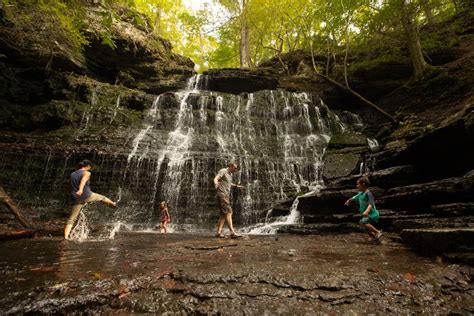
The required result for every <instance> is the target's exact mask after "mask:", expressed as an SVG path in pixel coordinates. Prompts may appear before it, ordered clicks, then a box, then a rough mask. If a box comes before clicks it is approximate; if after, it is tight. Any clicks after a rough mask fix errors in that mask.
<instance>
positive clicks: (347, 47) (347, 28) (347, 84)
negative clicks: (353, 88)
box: [344, 20, 350, 89]
mask: <svg viewBox="0 0 474 316" xmlns="http://www.w3.org/2000/svg"><path fill="white" fill-rule="evenodd" d="M349 23H350V21H349V20H348V21H347V24H346V51H345V54H344V82H345V84H346V87H347V88H348V89H350V87H349V79H348V78H347V57H348V55H349Z"/></svg>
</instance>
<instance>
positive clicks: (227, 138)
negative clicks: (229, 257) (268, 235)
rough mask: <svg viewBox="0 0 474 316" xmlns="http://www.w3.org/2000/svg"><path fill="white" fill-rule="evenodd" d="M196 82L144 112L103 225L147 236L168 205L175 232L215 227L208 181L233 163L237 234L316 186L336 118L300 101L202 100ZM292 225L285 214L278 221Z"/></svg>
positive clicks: (285, 95)
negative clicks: (117, 200) (116, 201)
mask: <svg viewBox="0 0 474 316" xmlns="http://www.w3.org/2000/svg"><path fill="white" fill-rule="evenodd" d="M205 83H206V78H205V77H204V78H203V76H201V75H197V76H194V77H192V78H190V79H189V81H188V84H187V87H186V89H184V90H182V91H178V92H176V93H165V94H162V95H159V96H157V97H156V99H155V101H154V102H153V105H152V106H151V107H150V108H149V109H148V110H147V113H146V115H145V117H144V120H143V128H142V129H141V130H139V131H137V133H136V134H135V136H134V137H133V141H132V145H131V150H130V152H129V154H128V156H127V163H126V167H125V170H124V171H123V178H122V181H121V184H120V188H119V190H120V192H121V196H122V198H123V200H122V201H123V202H122V203H121V207H120V209H119V211H117V213H116V214H115V215H114V218H113V220H112V222H118V223H135V224H140V225H142V226H143V227H148V228H151V227H152V226H153V224H154V223H156V220H155V219H156V217H157V214H156V213H157V211H156V210H157V205H158V203H159V202H160V201H168V203H169V205H170V211H171V214H172V218H173V222H174V224H175V228H176V229H177V230H189V229H191V230H196V229H199V228H201V229H202V228H208V227H210V226H212V225H214V223H215V220H216V218H217V216H218V213H217V210H216V206H215V200H214V189H213V187H212V178H213V177H214V175H215V173H216V172H217V170H219V169H220V168H222V167H225V166H226V165H227V163H228V162H229V161H234V160H235V161H237V162H238V163H239V164H240V172H238V173H237V174H236V175H235V176H234V181H235V182H236V183H241V184H243V185H245V186H246V190H245V191H243V192H237V191H234V192H233V197H232V200H233V204H234V210H235V213H234V214H235V215H234V217H235V220H236V222H237V223H239V224H240V225H254V224H256V223H259V222H263V221H264V220H265V214H266V213H267V211H268V209H269V208H271V206H272V205H273V204H274V202H275V201H278V200H282V199H288V198H291V197H294V196H296V195H298V194H301V193H304V192H308V191H312V190H315V189H318V188H320V187H321V186H322V184H323V180H322V174H321V169H322V160H323V156H324V154H325V151H326V148H327V146H328V143H329V141H330V139H331V136H332V135H334V134H343V133H345V132H346V131H347V130H352V126H351V125H350V124H349V123H347V122H346V123H345V122H344V118H345V117H344V116H343V117H339V116H338V115H336V114H335V113H334V112H332V111H331V110H330V109H328V107H327V106H326V105H325V104H324V101H323V100H321V99H320V98H318V97H317V96H314V95H311V94H308V93H290V92H287V91H283V90H265V91H259V92H255V93H250V94H241V95H231V94H224V93H216V92H212V91H208V90H206V86H205ZM350 119H353V115H350ZM356 128H358V127H356ZM145 183H146V184H145ZM136 190H142V192H141V193H140V194H141V196H143V197H144V198H141V199H138V198H137V196H135V194H134V192H136ZM145 192H146V195H144V193H145ZM137 200H140V201H137ZM296 207H297V203H296V204H295V212H296ZM296 218H297V217H296V216H293V215H292V214H290V215H289V216H287V217H286V219H285V221H284V222H286V223H290V222H294V221H295V220H296ZM250 231H251V230H250ZM270 231H273V230H270Z"/></svg>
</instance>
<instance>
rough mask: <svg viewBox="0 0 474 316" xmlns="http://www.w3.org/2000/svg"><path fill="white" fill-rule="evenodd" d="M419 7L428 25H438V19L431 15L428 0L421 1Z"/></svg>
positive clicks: (430, 6)
mask: <svg viewBox="0 0 474 316" xmlns="http://www.w3.org/2000/svg"><path fill="white" fill-rule="evenodd" d="M421 6H422V8H423V11H424V12H425V15H426V20H427V21H428V24H430V25H433V24H436V23H438V19H437V18H436V16H435V15H434V14H433V5H432V3H430V0H421Z"/></svg>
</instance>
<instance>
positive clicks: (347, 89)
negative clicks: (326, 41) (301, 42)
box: [311, 49, 397, 122]
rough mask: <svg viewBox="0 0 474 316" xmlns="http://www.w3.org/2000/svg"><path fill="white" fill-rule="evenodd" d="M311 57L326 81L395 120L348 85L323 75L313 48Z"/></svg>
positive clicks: (314, 67)
mask: <svg viewBox="0 0 474 316" xmlns="http://www.w3.org/2000/svg"><path fill="white" fill-rule="evenodd" d="M311 59H312V61H313V69H314V72H315V73H316V74H317V75H318V76H320V77H322V78H324V79H326V80H327V81H329V82H330V83H332V84H334V85H335V86H337V87H339V88H341V89H343V90H344V91H346V92H348V93H349V94H351V95H352V96H353V97H355V98H357V99H358V100H360V101H362V102H363V103H365V104H367V105H368V106H370V107H371V108H373V109H374V110H376V111H377V112H379V113H380V114H382V115H383V116H385V117H386V118H387V119H389V120H390V121H391V122H397V120H395V118H394V117H393V116H391V115H390V114H388V113H387V112H385V111H384V110H382V109H381V108H380V107H379V106H378V105H376V104H375V103H373V102H370V101H369V100H367V99H366V98H364V97H363V96H361V95H360V94H358V93H357V92H355V91H354V90H352V89H351V88H349V87H345V86H344V85H342V84H340V83H339V82H337V81H336V80H334V79H332V78H331V77H329V76H325V75H323V74H322V73H320V72H319V71H318V69H317V68H316V63H315V61H314V54H313V50H312V49H311Z"/></svg>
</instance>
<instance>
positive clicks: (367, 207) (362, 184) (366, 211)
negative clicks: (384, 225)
mask: <svg viewBox="0 0 474 316" xmlns="http://www.w3.org/2000/svg"><path fill="white" fill-rule="evenodd" d="M369 186H370V181H369V179H368V178H367V177H362V178H360V179H358V180H357V189H358V190H359V191H360V192H359V193H358V194H356V195H354V196H353V197H351V198H350V199H348V200H347V201H346V203H345V205H350V204H351V203H352V202H357V203H358V204H359V211H360V213H361V214H362V219H361V220H360V221H359V224H360V225H363V226H365V227H366V228H367V230H368V231H369V234H370V235H371V236H373V237H374V238H375V239H376V240H379V239H380V237H382V231H381V230H377V228H375V227H374V226H373V225H372V224H374V223H377V222H378V220H379V217H380V216H379V211H378V210H377V208H376V207H375V201H374V195H373V194H372V192H370V191H369Z"/></svg>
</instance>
